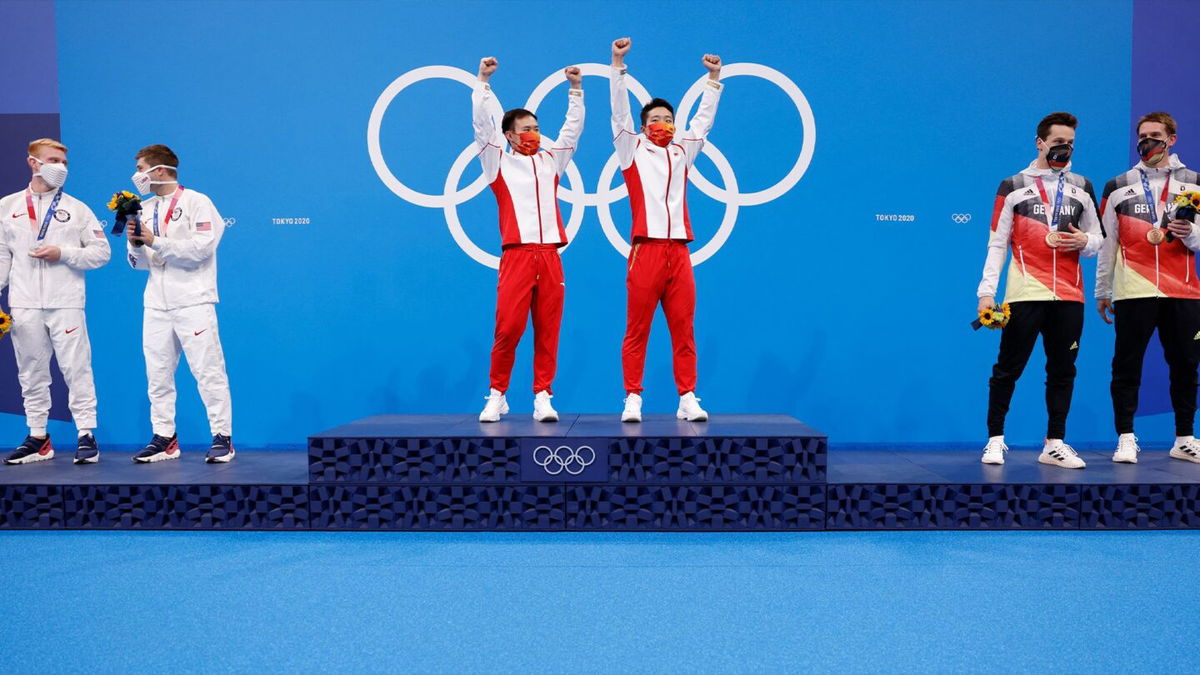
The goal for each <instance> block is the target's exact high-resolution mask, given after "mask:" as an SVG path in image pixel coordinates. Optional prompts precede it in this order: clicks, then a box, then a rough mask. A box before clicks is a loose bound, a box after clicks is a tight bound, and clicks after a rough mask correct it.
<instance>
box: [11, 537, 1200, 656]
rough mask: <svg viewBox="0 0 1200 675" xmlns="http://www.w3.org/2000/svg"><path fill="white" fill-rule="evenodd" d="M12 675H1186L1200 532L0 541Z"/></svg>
mask: <svg viewBox="0 0 1200 675" xmlns="http://www.w3.org/2000/svg"><path fill="white" fill-rule="evenodd" d="M0 552H2V553H3V554H4V556H3V557H4V559H5V560H6V562H7V564H6V575H5V576H6V583H5V588H4V591H3V595H2V596H0V616H3V621H4V625H5V630H6V632H7V634H8V637H9V639H8V640H6V641H5V644H4V646H3V648H2V652H0V653H2V656H0V663H2V664H3V670H4V671H6V672H14V673H16V672H63V671H74V672H78V671H84V670H87V671H94V672H117V671H121V672H130V671H136V672H149V671H159V672H161V671H167V670H171V671H178V670H183V671H188V672H194V671H200V672H228V671H259V672H261V671H263V670H267V671H271V672H281V671H286V672H346V671H355V672H362V671H371V672H384V671H387V672H397V671H422V672H431V671H432V672H450V671H454V672H463V671H470V672H478V671H504V672H513V671H526V672H528V671H534V672H613V671H623V672H624V671H641V672H645V671H658V672H661V671H664V670H670V671H678V670H682V669H684V668H686V669H687V670H689V671H704V672H716V671H722V672H729V671H738V672H747V671H769V672H781V671H796V670H815V669H822V670H829V669H838V670H839V671H843V672H869V671H888V672H923V673H927V672H939V671H960V672H965V671H971V672H973V673H974V672H1000V671H1038V672H1042V671H1057V672H1080V673H1083V672H1093V673H1094V672H1097V671H1098V670H1104V671H1112V670H1117V669H1119V668H1120V669H1132V668H1136V669H1137V670H1138V671H1141V672H1155V671H1157V672H1164V671H1172V672H1187V671H1191V672H1195V670H1196V668H1197V666H1198V665H1200V656H1198V655H1197V654H1198V652H1197V650H1196V648H1195V640H1196V636H1197V626H1198V625H1200V623H1198V621H1197V619H1198V618H1200V601H1198V600H1197V597H1198V596H1197V592H1196V582H1195V571H1194V568H1193V567H1192V565H1193V564H1194V563H1195V561H1196V560H1198V559H1200V533H1191V532H1123V533H1095V532H1083V533H1040V532H1028V533H1020V532H1018V533H970V532H927V533H900V532H892V533H886V532H885V533H832V532H829V533H810V534H704V535H700V534H674V535H672V534H495V533H483V534H387V533H253V532H232V533H220V532H208V533H172V532H149V533H128V532H8V533H0Z"/></svg>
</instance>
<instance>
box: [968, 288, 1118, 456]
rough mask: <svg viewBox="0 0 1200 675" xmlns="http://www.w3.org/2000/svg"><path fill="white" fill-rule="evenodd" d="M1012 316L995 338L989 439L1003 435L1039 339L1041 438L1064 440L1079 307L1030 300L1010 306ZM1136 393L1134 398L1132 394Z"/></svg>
mask: <svg viewBox="0 0 1200 675" xmlns="http://www.w3.org/2000/svg"><path fill="white" fill-rule="evenodd" d="M1009 307H1010V309H1011V310H1012V316H1011V317H1010V318H1009V320H1008V325H1006V326H1005V327H1004V328H1003V332H1002V333H1001V335H1000V355H999V357H997V359H996V365H995V366H993V367H992V379H991V380H989V381H988V386H989V390H990V391H989V395H988V418H987V424H988V436H1001V435H1003V434H1004V417H1005V416H1006V415H1007V414H1008V405H1009V403H1010V402H1011V401H1012V395H1013V388H1014V387H1016V385H1017V379H1018V378H1020V377H1021V373H1022V371H1024V370H1025V364H1026V363H1028V362H1029V356H1030V354H1032V353H1033V346H1034V344H1036V343H1037V337H1038V335H1041V336H1042V348H1043V349H1045V351H1046V413H1047V414H1048V416H1049V419H1048V421H1047V424H1046V438H1063V437H1064V436H1065V435H1066V432H1067V413H1068V412H1069V411H1070V410H1071V394H1072V392H1073V391H1074V389H1075V357H1076V356H1077V355H1078V354H1079V336H1080V335H1081V334H1082V333H1083V303H1082V302H1067V301H1063V300H1031V301H1026V302H1013V303H1010V305H1009ZM1135 395H1136V394H1135Z"/></svg>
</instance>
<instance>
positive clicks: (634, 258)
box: [629, 244, 641, 269]
mask: <svg viewBox="0 0 1200 675" xmlns="http://www.w3.org/2000/svg"><path fill="white" fill-rule="evenodd" d="M639 246H641V244H634V245H633V253H632V254H631V255H630V256H629V267H630V269H632V268H633V264H634V263H635V262H637V252H638V247H639Z"/></svg>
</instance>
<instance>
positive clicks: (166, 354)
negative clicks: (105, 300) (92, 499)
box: [142, 304, 233, 437]
mask: <svg viewBox="0 0 1200 675" xmlns="http://www.w3.org/2000/svg"><path fill="white" fill-rule="evenodd" d="M142 351H143V353H145V355H146V381H147V382H148V383H149V394H150V422H151V424H152V425H153V426H154V433H156V434H158V435H159V436H167V437H170V436H173V435H174V434H175V371H176V370H177V369H178V368H179V354H180V351H182V352H183V354H185V355H186V356H187V362H188V367H189V368H191V371H192V376H193V377H195V378H196V384H197V385H198V387H199V389H200V399H201V400H202V401H204V408H205V410H206V411H207V412H208V426H209V429H210V430H211V432H212V434H213V435H214V436H215V435H217V434H222V435H224V436H232V435H233V408H232V404H231V403H230V400H229V378H228V377H227V376H226V374H225V352H224V351H222V350H221V336H220V333H219V332H218V331H217V310H216V307H214V306H213V305H211V304H203V305H193V306H191V307H181V308H179V309H172V310H159V309H150V308H149V307H147V308H146V309H145V310H144V314H143V316H142Z"/></svg>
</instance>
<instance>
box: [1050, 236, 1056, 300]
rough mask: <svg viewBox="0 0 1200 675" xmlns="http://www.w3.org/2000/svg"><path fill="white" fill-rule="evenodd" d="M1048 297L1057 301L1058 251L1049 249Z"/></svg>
mask: <svg viewBox="0 0 1200 675" xmlns="http://www.w3.org/2000/svg"><path fill="white" fill-rule="evenodd" d="M1050 270H1051V272H1050V295H1052V296H1054V299H1055V300H1058V249H1056V248H1052V249H1050Z"/></svg>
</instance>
